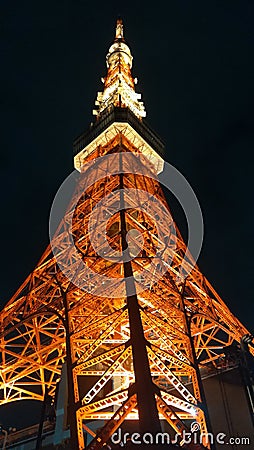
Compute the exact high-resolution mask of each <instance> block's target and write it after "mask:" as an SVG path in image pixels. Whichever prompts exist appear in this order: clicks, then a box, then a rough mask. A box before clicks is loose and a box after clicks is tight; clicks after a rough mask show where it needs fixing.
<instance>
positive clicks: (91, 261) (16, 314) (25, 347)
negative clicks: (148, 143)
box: [0, 133, 248, 432]
mask: <svg viewBox="0 0 254 450" xmlns="http://www.w3.org/2000/svg"><path fill="white" fill-rule="evenodd" d="M134 151H135V152H139V149H137V148H136V147H134V146H133V144H131V143H130V142H129V141H128V140H127V139H126V138H124V136H122V135H121V133H119V135H117V136H116V137H115V138H114V139H113V140H112V141H110V142H109V143H108V144H107V145H104V146H103V147H102V146H101V147H98V148H97V149H96V151H95V152H93V153H92V154H91V155H90V156H88V158H87V159H88V160H89V159H90V160H92V159H93V158H94V157H95V156H96V157H97V156H102V155H105V154H110V153H116V154H117V153H118V152H134ZM147 164H150V163H149V162H147ZM133 165H134V166H135V158H133ZM91 170H93V171H96V165H95V166H94V168H93V169H91ZM151 170H152V167H151ZM130 172H132V173H129V174H128V173H125V174H124V176H123V183H124V189H125V191H126V195H125V208H126V209H125V220H126V224H127V228H128V230H131V229H133V228H134V229H135V230H138V231H139V236H140V235H142V237H143V242H141V241H140V240H139V239H135V234H131V235H130V241H129V249H130V253H132V252H133V254H134V253H135V255H136V256H135V257H134V258H133V260H132V268H133V273H134V276H135V277H136V279H137V280H138V279H139V277H140V273H141V271H147V272H149V274H151V275H150V282H149V283H148V284H147V286H146V288H145V289H144V290H143V291H142V292H140V293H139V294H138V299H139V305H140V311H141V317H142V323H143V328H144V333H145V337H146V339H147V343H148V345H147V351H148V357H149V362H150V369H151V373H152V377H153V380H154V383H155V384H156V385H157V386H158V387H159V388H160V392H161V394H160V396H159V397H158V399H157V401H158V408H159V412H160V415H161V417H162V416H164V417H166V419H167V420H168V422H169V423H170V424H171V426H172V427H173V428H175V429H176V430H177V431H178V430H179V421H184V420H186V419H189V418H193V417H195V420H198V421H199V422H200V423H201V425H202V429H205V424H204V418H203V413H202V412H201V410H200V409H199V400H200V392H199V388H198V383H197V376H196V371H195V368H194V361H193V355H192V352H191V347H190V337H189V335H188V330H187V326H186V317H187V318H189V319H191V334H192V338H193V340H194V346H195V350H196V355H197V358H198V361H199V366H200V370H201V374H202V373H205V371H206V370H208V369H209V368H210V367H214V366H215V367H217V366H218V365H220V364H221V358H222V357H223V348H224V347H225V346H228V345H230V344H232V342H233V341H234V340H237V341H240V339H241V337H242V336H243V335H245V334H246V333H248V331H247V330H246V329H245V328H244V326H243V325H242V324H241V323H240V322H239V321H238V320H237V319H236V318H235V317H234V316H233V314H232V313H231V312H230V310H229V309H228V308H227V306H226V305H225V303H223V301H222V300H221V298H220V297H219V295H218V294H217V293H216V292H215V290H214V289H213V287H212V286H211V285H210V283H209V282H208V281H207V280H206V278H205V277H204V276H203V275H202V273H201V272H200V270H199V268H198V267H197V266H196V265H195V267H194V268H193V270H192V271H191V273H190V274H189V275H188V277H187V279H186V280H185V283H184V282H183V279H181V277H180V276H179V267H180V265H181V262H182V259H183V256H184V254H185V252H186V246H185V244H184V242H183V240H182V238H181V235H180V233H179V231H178V230H177V229H176V234H175V235H174V233H172V235H170V234H169V226H170V224H168V227H165V229H163V235H164V236H165V240H164V242H162V241H161V240H160V239H159V238H158V229H157V225H156V221H155V220H153V218H151V217H150V216H149V215H148V214H145V213H144V212H142V211H140V210H139V209H138V208H137V207H133V200H132V198H131V196H130V197H129V196H128V189H132V188H135V189H137V190H143V191H147V192H149V193H151V194H152V195H153V196H155V197H156V198H157V199H158V201H159V202H160V203H162V204H163V205H164V206H165V207H166V208H168V206H167V202H166V199H165V197H164V194H163V191H162V188H161V186H160V185H159V183H158V181H156V180H155V179H154V178H149V177H147V176H142V175H135V174H133V172H134V173H135V167H132V168H131V170H130ZM87 177H91V172H90V171H88V172H84V173H81V174H80V178H79V181H78V183H77V187H76V190H75V193H74V195H73V197H72V200H71V202H70V205H69V207H68V210H67V212H66V214H65V217H64V219H63V220H62V221H61V223H60V225H59V228H58V231H57V234H56V237H55V240H54V245H55V247H56V248H58V251H59V253H61V254H62V255H64V258H63V259H64V261H65V263H66V272H65V275H64V273H63V272H62V270H60V269H59V267H58V265H57V263H56V258H55V257H54V256H53V254H52V250H51V247H50V246H49V247H48V248H47V249H46V251H45V253H44V254H43V256H42V257H41V259H40V261H39V262H38V264H37V266H36V267H35V269H34V270H33V272H32V273H31V274H30V275H29V276H28V278H27V279H26V280H25V282H24V283H23V285H22V286H21V287H20V289H19V290H18V291H17V292H16V294H15V295H14V296H13V297H12V298H11V300H10V301H9V302H8V303H7V304H6V306H5V307H4V309H3V310H2V311H1V314H0V324H1V335H0V350H1V361H0V364H1V365H0V392H1V397H0V400H1V404H4V403H9V402H13V401H16V400H22V399H35V400H42V399H43V396H44V391H45V387H46V386H47V388H48V389H49V393H50V394H51V395H54V392H55V389H56V385H57V383H58V381H59V379H60V376H61V368H62V364H63V362H64V361H65V356H66V353H65V348H66V340H65V328H66V323H65V316H64V304H63V292H65V293H66V298H67V301H68V319H69V325H70V339H71V347H72V363H73V377H74V386H75V396H76V402H77V405H78V417H79V419H80V420H84V421H90V420H96V419H105V420H109V419H110V418H111V417H113V416H114V414H116V411H117V410H118V409H119V408H120V411H123V412H125V413H123V414H118V415H117V420H115V419H114V417H115V416H114V417H113V419H112V420H113V421H111V422H110V423H111V424H112V423H113V425H112V428H111V432H112V430H114V429H115V428H114V427H116V426H119V423H120V422H121V421H122V420H124V419H125V418H126V417H127V418H132V419H135V418H137V405H136V401H135V396H134V397H133V396H132V397H129V396H128V389H129V387H130V386H131V385H132V384H133V383H134V382H135V376H134V372H133V361H132V343H131V341H130V329H129V320H128V312H127V308H126V297H125V296H124V295H122V296H119V297H117V295H116V291H115V289H114V286H113V287H112V286H111V288H109V289H108V292H107V297H105V296H98V295H96V289H97V287H96V285H95V282H94V279H93V276H91V275H90V276H89V277H87V275H86V273H85V270H84V266H86V267H90V268H92V269H93V271H94V272H95V273H96V272H97V273H99V274H102V275H105V277H111V278H115V279H116V280H118V281H119V278H123V265H122V263H121V262H117V261H116V262H115V261H108V260H106V259H104V258H103V257H102V256H100V255H98V253H96V252H95V250H94V248H93V246H92V244H91V242H90V235H89V232H88V222H89V218H90V216H91V213H92V211H93V210H94V208H95V206H96V205H97V204H98V202H99V201H100V200H101V199H103V198H104V197H105V196H109V195H110V194H114V193H117V190H118V189H119V175H118V174H116V175H112V174H111V173H110V167H108V168H106V169H105V175H104V177H102V178H100V180H99V181H97V182H96V183H94V184H92V185H91V186H90V188H89V189H88V190H87V191H86V192H84V190H83V186H84V182H85V180H86V179H87ZM114 199H115V197H114V195H112V202H113V201H114ZM109 209H110V208H109ZM105 220H107V218H104V222H105ZM70 222H71V223H70ZM69 226H71V230H72V238H73V240H74V242H75V249H76V250H78V255H79V258H76V256H75V254H74V253H73V252H72V250H70V247H69V246H68V243H69V241H70V235H69V233H68V228H69ZM95 233H97V236H99V234H100V224H98V227H97V228H96V229H95ZM107 242H108V244H109V245H110V246H111V247H112V248H113V249H118V250H119V249H120V250H121V229H120V219H119V213H118V212H117V213H115V214H113V215H110V214H109V220H108V221H107ZM165 242H166V244H165ZM103 245H104V244H103V243H102V246H103ZM155 248H157V249H158V248H159V249H160V250H161V252H159V253H158V252H157V253H156V251H155ZM101 251H102V252H103V247H102V248H101ZM162 252H163V260H164V261H165V264H167V261H170V263H168V264H167V268H166V271H165V273H164V274H163V276H159V275H160V274H158V273H157V272H156V267H157V263H158V258H162ZM158 254H159V256H158ZM156 255H157V256H156ZM75 258H76V259H75ZM81 263H82V264H81ZM186 264H188V262H187V263H186ZM69 267H71V269H70V270H69ZM68 270H69V272H70V276H68V277H67V276H66V273H67V271H68ZM77 279H79V280H80V279H83V283H84V287H85V290H82V289H81V288H79V287H77V283H76V281H77ZM139 281H140V279H139ZM141 281H142V280H141ZM99 288H101V286H99V287H98V289H99ZM89 292H90V293H89ZM99 292H101V291H100V290H99ZM119 292H120V291H119ZM121 292H122V291H121ZM113 293H114V295H113ZM119 295H120V294H119ZM183 300H184V303H183ZM123 405H127V407H125V408H124V407H123ZM126 411H127V412H126ZM114 420H115V421H114ZM116 423H117V425H116Z"/></svg>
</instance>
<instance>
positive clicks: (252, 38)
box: [0, 0, 254, 332]
mask: <svg viewBox="0 0 254 450" xmlns="http://www.w3.org/2000/svg"><path fill="white" fill-rule="evenodd" d="M136 3H137V4H136ZM136 3H134V2H130V1H129V2H127V1H126V2H125V3H124V2H119V1H117V2H112V1H111V2H106V1H104V2H87V1H85V0H82V1H81V0H76V1H58V0H57V1H52V2H50V1H45V0H44V1H36V2H34V1H22V2H20V1H10V0H9V1H2V2H1V7H0V8H1V10H0V16H1V29H0V33H1V42H0V48H1V72H0V78H1V83H0V85H1V88H2V93H1V103H2V108H1V141H2V143H1V166H0V169H1V177H0V181H1V221H0V227H1V250H2V251H1V264H2V267H1V275H2V280H1V289H0V298H1V305H4V304H5V302H7V301H8V299H9V298H10V296H11V295H12V294H13V293H14V292H15V290H16V289H17V288H18V287H19V285H20V284H21V283H22V282H23V280H24V279H25V277H26V276H27V275H28V274H29V273H30V271H32V269H33V268H34V266H35V264H36V262H37V261H38V259H39V258H40V256H41V254H42V252H43V250H44V248H45V247H46V245H47V244H48V241H49V239H48V218H49V211H50V208H51V203H52V201H53V198H54V196H55V193H56V191H57V189H58V187H59V186H60V184H61V183H62V182H63V181H64V179H65V178H66V176H67V175H68V174H70V173H71V172H72V170H73V160H72V141H73V139H74V138H75V137H76V136H77V135H79V134H80V133H82V132H83V131H84V130H85V129H86V128H87V127H88V125H89V124H90V122H91V121H92V120H93V117H92V109H93V107H94V100H95V97H96V93H97V91H98V90H101V88H102V84H101V82H100V78H101V77H102V76H104V75H105V73H106V66H105V56H106V53H107V50H108V48H109V46H110V44H111V43H112V40H113V37H114V27H115V21H116V18H117V17H118V15H119V14H120V15H121V16H122V17H123V20H124V25H125V36H126V39H127V42H128V44H129V45H130V48H131V50H132V54H133V56H134V67H133V74H134V76H137V78H138V80H139V83H138V85H137V91H138V92H141V93H142V94H143V101H144V103H145V107H146V110H147V121H148V123H149V124H150V125H151V127H152V128H153V129H154V130H155V131H156V132H157V133H159V135H160V136H161V137H162V138H163V140H164V141H165V143H166V160H167V161H168V162H170V163H171V164H173V165H174V166H175V167H176V168H178V169H179V170H180V171H181V172H182V173H183V174H184V175H185V177H186V178H187V180H188V181H189V183H190V184H191V186H192V187H193V189H194V191H195V193H196V195H197V197H198V199H199V202H200V205H201V208H202V211H203V217H204V223H205V237H204V244H203V249H202V253H201V256H200V259H199V266H200V268H201V270H202V271H203V272H204V274H205V275H206V276H207V278H208V279H209V281H210V282H211V283H212V284H213V285H214V287H215V288H216V290H217V291H218V292H219V294H220V295H221V296H222V298H223V299H224V301H225V302H226V303H227V305H228V306H229V307H230V308H231V310H232V311H233V313H235V314H236V315H237V316H238V318H239V319H240V320H241V321H242V322H243V323H244V324H245V325H246V326H247V327H248V328H249V330H250V331H252V332H253V331H254V326H253V309H254V308H253V286H252V283H253V249H254V245H253V229H254V223H253V222H254V216H253V163H254V156H253V151H254V128H253V119H254V113H253V103H254V102H253V100H254V83H253V79H254V62H253V55H254V35H253V23H254V3H253V2H251V1H245V0H241V1H239V2H238V1H232V0H231V1H222V0H221V1H214V2H209V1H208V2H204V1H194V0H193V1H183V0H171V1H170V2H165V3H161V4H160V3H158V2H157V1H156V2H154V3H153V4H151V5H150V6H149V4H148V2H136ZM165 5H167V6H165ZM165 8H166V9H165ZM180 222H181V219H180Z"/></svg>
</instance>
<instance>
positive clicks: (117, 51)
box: [93, 18, 146, 119]
mask: <svg viewBox="0 0 254 450" xmlns="http://www.w3.org/2000/svg"><path fill="white" fill-rule="evenodd" d="M132 59H133V58H132V54H131V51H130V48H129V46H128V45H127V44H126V42H125V39H124V35H123V21H122V19H121V18H118V19H117V22H116V31H115V39H114V42H113V44H112V45H111V46H110V48H109V51H108V54H107V56H106V64H107V69H108V70H107V75H106V77H105V78H102V82H103V83H104V89H103V91H102V92H98V94H97V99H96V101H95V106H96V107H97V109H96V110H94V111H93V113H94V115H97V116H98V118H99V117H100V115H101V113H102V112H103V111H105V110H106V109H107V108H108V107H110V106H116V107H120V108H128V109H130V110H131V111H132V112H133V113H134V114H135V116H136V117H138V119H142V118H143V117H145V116H146V112H145V107H144V104H143V102H142V101H140V99H141V94H138V93H137V92H135V83H136V79H134V78H133V76H132V71H131V68H132Z"/></svg>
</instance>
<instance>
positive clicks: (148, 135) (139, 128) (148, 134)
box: [73, 105, 165, 158]
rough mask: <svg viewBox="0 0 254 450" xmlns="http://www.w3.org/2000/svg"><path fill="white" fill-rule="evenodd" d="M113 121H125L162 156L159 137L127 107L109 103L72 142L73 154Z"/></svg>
mask: <svg viewBox="0 0 254 450" xmlns="http://www.w3.org/2000/svg"><path fill="white" fill-rule="evenodd" d="M114 122H123V123H125V122H127V123H129V124H130V125H131V126H132V128H133V129H134V130H135V131H136V132H137V133H139V135H140V136H141V137H142V138H143V139H144V140H145V141H146V142H147V143H148V144H149V145H150V146H151V147H152V148H153V149H154V150H155V151H156V152H157V153H158V154H159V155H160V156H162V158H163V157H164V149H165V145H164V143H163V141H162V140H161V139H160V137H159V136H158V135H157V134H156V133H155V132H154V131H153V130H151V128H150V127H149V126H148V125H147V124H146V123H145V122H143V121H142V122H141V121H140V120H139V119H137V117H136V116H135V114H133V112H132V111H130V109H128V108H119V107H116V106H113V105H111V106H110V107H108V108H107V109H106V110H105V111H104V112H103V113H102V114H101V115H100V118H99V120H98V121H97V122H95V123H94V124H92V125H91V127H90V128H89V129H88V130H87V131H85V132H84V133H83V134H81V135H80V136H79V137H77V138H76V139H75V140H74V142H73V152H74V156H75V155H77V153H79V152H80V150H82V149H83V148H85V147H86V146H87V145H88V144H90V142H92V141H93V140H94V139H95V138H96V137H97V136H99V134H101V133H102V132H103V131H105V130H106V129H107V128H108V127H109V126H110V125H111V124H112V123H114Z"/></svg>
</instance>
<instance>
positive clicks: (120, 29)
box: [115, 17, 124, 42]
mask: <svg viewBox="0 0 254 450" xmlns="http://www.w3.org/2000/svg"><path fill="white" fill-rule="evenodd" d="M118 39H121V40H122V41H123V42H124V35H123V20H122V19H121V17H118V19H117V21H116V37H115V41H116V40H118Z"/></svg>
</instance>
